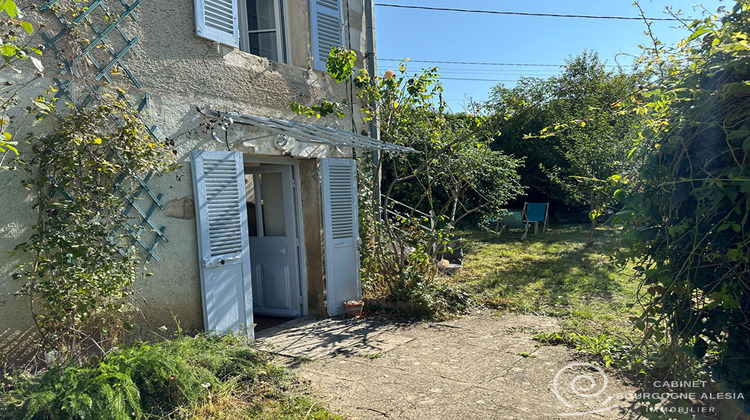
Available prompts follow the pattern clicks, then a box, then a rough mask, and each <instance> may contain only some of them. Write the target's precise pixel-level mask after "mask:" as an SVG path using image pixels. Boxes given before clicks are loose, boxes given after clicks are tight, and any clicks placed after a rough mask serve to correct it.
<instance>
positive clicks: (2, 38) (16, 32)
mask: <svg viewBox="0 0 750 420" xmlns="http://www.w3.org/2000/svg"><path fill="white" fill-rule="evenodd" d="M22 17H23V16H22V15H21V11H20V10H19V9H18V6H17V5H16V3H15V2H14V1H13V0H0V58H2V61H0V72H8V71H16V69H15V68H14V64H16V63H17V62H18V61H22V60H28V61H31V62H32V63H33V65H34V67H35V70H36V71H38V72H41V71H42V69H43V67H42V64H41V62H40V61H39V59H38V58H36V57H35V55H39V56H41V55H42V51H41V50H40V49H38V48H34V47H33V46H31V42H32V40H33V37H32V36H31V35H32V34H33V33H34V27H33V25H32V24H31V23H30V22H27V21H25V20H22ZM19 72H20V71H19ZM3 79H5V80H3V84H2V86H0V169H4V168H6V166H4V163H6V161H7V159H6V158H7V157H8V155H9V154H10V155H11V156H18V149H17V145H18V141H17V140H15V139H14V135H13V132H12V131H11V130H10V128H9V126H10V123H11V120H10V116H9V115H8V111H9V110H10V109H12V108H13V107H14V106H15V105H17V103H18V100H17V97H16V96H17V92H18V87H17V86H16V83H14V82H12V81H11V80H9V79H10V78H5V77H4V78H3ZM32 80H33V78H32Z"/></svg>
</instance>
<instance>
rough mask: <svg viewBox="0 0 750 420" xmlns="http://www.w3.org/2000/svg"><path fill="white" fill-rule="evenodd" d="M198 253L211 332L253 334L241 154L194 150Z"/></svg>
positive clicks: (205, 317) (205, 318)
mask: <svg viewBox="0 0 750 420" xmlns="http://www.w3.org/2000/svg"><path fill="white" fill-rule="evenodd" d="M190 162H191V164H192V168H193V171H192V172H193V191H194V194H195V206H196V208H195V210H196V211H195V213H196V218H195V219H196V226H197V228H198V257H199V264H200V277H201V291H202V301H203V323H204V328H205V329H206V330H207V331H211V332H213V333H219V334H223V333H226V332H227V331H233V332H235V333H238V334H241V335H244V336H246V337H247V338H249V339H250V338H253V296H252V278H251V274H250V271H251V265H250V243H249V238H248V231H247V209H246V207H245V172H244V168H243V164H242V154H241V153H237V152H210V151H205V150H194V151H193V152H192V153H191V154H190Z"/></svg>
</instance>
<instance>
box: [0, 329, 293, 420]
mask: <svg viewBox="0 0 750 420" xmlns="http://www.w3.org/2000/svg"><path fill="white" fill-rule="evenodd" d="M284 375H285V373H284V370H283V368H280V367H277V366H275V365H272V364H270V363H269V361H268V359H267V357H266V356H264V355H262V354H260V353H257V352H255V351H254V350H252V349H251V348H249V347H247V346H243V345H240V344H239V341H238V340H237V339H235V338H234V337H231V336H229V337H224V338H207V337H202V336H199V337H178V338H176V339H174V340H169V341H165V342H161V343H157V344H147V343H142V344H137V345H134V346H130V347H125V348H121V349H115V350H113V351H112V352H110V353H109V354H108V355H106V356H105V357H103V358H101V359H100V360H93V361H91V362H89V363H87V364H84V365H82V366H80V365H77V364H76V363H74V362H72V361H68V362H66V363H64V364H62V365H58V366H54V367H53V368H51V369H50V370H48V371H47V372H45V373H44V374H43V375H41V376H30V375H28V374H26V375H20V376H18V377H16V381H15V383H14V386H13V389H12V390H11V391H10V392H8V394H7V395H6V397H5V399H3V398H2V394H0V417H9V418H18V419H82V420H83V419H132V418H136V419H138V418H165V417H168V416H169V415H170V413H173V412H174V411H175V409H177V408H178V407H187V406H190V405H196V404H199V403H201V402H202V401H205V400H206V398H208V397H209V395H210V394H211V393H212V392H218V390H219V389H220V388H221V386H222V384H224V383H228V382H232V381H233V382H234V383H237V384H243V385H244V386H245V387H248V388H253V387H254V386H255V385H257V384H258V383H260V382H262V381H264V380H270V379H271V378H278V377H283V376H284Z"/></svg>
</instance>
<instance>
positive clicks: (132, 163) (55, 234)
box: [16, 95, 175, 352]
mask: <svg viewBox="0 0 750 420" xmlns="http://www.w3.org/2000/svg"><path fill="white" fill-rule="evenodd" d="M172 145H173V142H171V141H170V140H168V139H167V140H165V141H164V142H157V141H156V140H155V139H154V138H153V137H152V136H150V135H149V134H148V132H147V129H146V127H145V125H144V123H143V122H142V120H141V118H140V117H139V116H138V114H137V113H136V112H135V110H133V109H132V108H131V107H130V106H129V105H128V104H127V103H125V102H124V101H123V100H119V99H115V98H114V97H110V96H107V95H104V96H103V97H102V98H101V100H100V101H99V102H98V103H97V104H95V105H90V106H89V107H87V108H86V109H80V110H79V109H75V110H73V111H72V112H71V114H70V115H68V116H65V117H62V118H61V119H60V121H59V123H58V125H57V126H56V127H55V129H54V130H53V131H50V132H48V133H47V134H45V135H41V136H37V137H33V138H32V139H31V141H30V148H31V151H32V156H33V157H32V158H30V159H29V164H28V165H26V170H27V172H28V175H29V178H28V181H27V186H28V187H29V188H30V189H31V190H32V191H33V192H34V197H35V201H36V202H35V205H34V208H35V210H36V212H37V222H36V224H35V225H34V227H33V229H34V233H33V234H32V235H31V236H30V238H29V240H28V241H27V242H24V243H21V244H19V245H18V246H17V247H16V250H17V252H22V253H25V254H26V255H28V256H29V259H28V261H27V262H25V263H24V264H22V265H21V266H20V269H19V271H18V272H17V273H16V277H18V278H21V279H23V280H25V286H24V289H23V290H24V292H25V293H26V294H27V295H28V297H29V298H30V302H31V313H32V316H33V319H34V322H35V323H36V325H37V327H38V329H39V332H40V333H41V335H42V337H43V338H44V344H45V347H46V348H48V349H55V350H65V351H73V352H75V351H77V350H78V349H81V345H82V343H83V342H87V343H88V344H96V345H99V343H100V342H101V340H105V339H107V338H109V337H111V333H112V332H114V331H115V330H116V329H117V328H116V327H117V326H118V325H120V326H127V325H126V324H124V323H123V321H122V319H123V318H122V317H121V312H122V311H123V310H124V309H125V307H126V303H127V298H128V296H130V294H131V293H132V288H131V286H132V285H133V282H134V281H135V280H136V279H137V277H138V275H139V272H140V268H139V262H140V258H139V256H138V255H137V254H136V253H135V251H134V250H133V249H131V248H130V247H129V243H128V242H127V241H126V239H125V235H126V234H127V233H128V230H130V232H133V231H134V229H136V228H135V227H133V225H135V224H140V223H137V222H139V221H136V220H131V219H128V218H126V217H125V216H123V209H124V208H125V207H126V206H127V205H128V204H129V203H128V200H127V198H126V197H127V196H128V195H129V194H130V193H131V192H132V191H131V190H132V188H133V187H134V186H131V185H128V180H129V179H132V178H131V177H130V175H139V174H144V173H146V172H149V171H160V172H165V171H169V170H172V169H174V168H175V160H174V157H173V151H172V150H171V146H172Z"/></svg>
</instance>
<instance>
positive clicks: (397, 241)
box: [291, 48, 522, 313]
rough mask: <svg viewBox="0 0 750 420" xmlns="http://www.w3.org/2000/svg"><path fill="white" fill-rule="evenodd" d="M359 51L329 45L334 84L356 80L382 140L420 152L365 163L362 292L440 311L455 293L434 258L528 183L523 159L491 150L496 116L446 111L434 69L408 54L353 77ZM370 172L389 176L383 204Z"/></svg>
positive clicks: (304, 109)
mask: <svg viewBox="0 0 750 420" xmlns="http://www.w3.org/2000/svg"><path fill="white" fill-rule="evenodd" d="M354 59H355V56H354V55H353V54H350V53H349V52H348V51H347V50H346V49H343V48H339V49H332V50H331V53H330V55H329V57H328V62H327V65H326V66H327V68H328V71H329V73H331V75H332V76H333V77H334V78H335V79H336V80H337V81H338V82H342V81H346V80H351V82H352V83H353V84H354V85H355V86H356V87H357V93H356V98H357V100H358V104H357V105H359V107H360V109H361V113H362V116H363V120H364V122H370V121H374V122H375V123H376V124H377V126H378V128H379V132H380V138H381V139H382V140H383V141H385V142H389V143H395V144H399V145H403V146H407V147H410V148H412V149H415V150H416V151H417V152H418V153H404V154H398V155H386V156H383V157H382V158H381V159H379V160H378V161H377V162H373V161H372V160H370V159H369V158H365V159H362V161H361V162H360V168H361V169H363V170H361V171H360V177H361V182H360V187H361V199H360V206H361V210H360V221H361V223H360V226H361V229H360V232H361V235H360V236H361V237H362V242H363V245H362V246H363V249H362V252H361V255H362V265H361V266H362V274H363V283H364V288H365V291H366V292H370V293H371V294H372V295H378V296H379V297H390V298H394V299H396V300H399V301H408V302H409V303H410V304H412V305H413V306H416V307H417V308H415V309H417V310H418V311H419V312H423V313H424V312H427V313H435V312H439V311H440V308H439V307H440V306H441V303H440V302H443V303H444V302H445V300H446V299H449V298H450V296H453V297H455V296H456V295H455V294H453V292H451V291H450V288H448V287H445V286H438V285H436V284H435V283H434V282H433V280H434V277H435V274H436V271H437V270H436V266H435V262H436V256H437V255H438V253H439V252H440V251H441V250H442V249H443V247H444V246H445V245H446V243H447V240H448V238H449V232H450V231H451V230H452V229H453V226H454V225H455V224H456V223H458V222H459V221H461V220H462V219H465V218H467V217H468V216H470V215H473V214H477V213H480V212H481V211H483V210H489V209H493V208H495V209H496V208H498V207H499V206H502V205H504V204H505V203H507V201H508V200H509V199H510V198H512V197H514V196H515V195H517V194H519V193H520V192H521V191H522V188H521V186H520V183H519V178H518V176H517V173H516V168H517V167H518V166H519V165H520V161H518V160H516V159H513V158H511V157H509V156H506V155H504V154H502V153H501V152H498V151H493V150H491V149H490V148H489V146H488V139H490V138H491V137H490V136H487V135H484V134H483V130H484V129H486V127H490V126H491V125H492V124H488V122H487V121H485V120H484V119H483V118H481V117H478V116H469V115H452V114H446V113H445V103H444V102H443V100H442V97H441V93H442V85H441V84H440V82H439V79H438V78H439V75H438V73H437V68H432V69H427V70H424V71H423V72H422V73H419V74H414V75H413V76H409V75H407V70H406V64H405V62H402V63H400V65H399V68H398V72H394V71H393V70H388V71H386V72H385V74H384V76H383V77H375V76H371V75H369V74H368V73H367V72H366V71H365V70H360V71H359V73H358V74H357V75H356V76H354V75H352V74H351V70H352V69H353V62H354ZM291 108H292V110H294V111H296V112H298V113H304V114H306V115H308V116H316V117H319V116H322V115H327V114H341V105H340V104H334V103H331V102H327V101H324V102H323V103H321V104H319V105H314V106H304V105H300V104H297V103H292V104H291ZM352 122H353V124H354V123H355V119H354V118H353V116H352ZM372 166H374V168H373V167H372ZM371 173H382V174H383V180H384V182H383V183H382V191H383V194H382V198H383V201H382V203H383V208H382V211H381V206H380V202H379V201H378V200H377V198H376V197H377V196H379V194H374V191H373V189H372V188H370V187H369V186H370V185H373V183H372V182H371V181H372V180H371V179H370V178H369V174H371ZM375 188H380V185H375ZM397 200H401V201H403V202H404V203H398V201H397ZM396 207H399V208H398V209H397V208H396Z"/></svg>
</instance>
